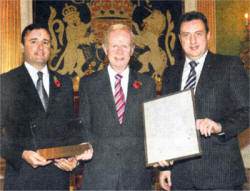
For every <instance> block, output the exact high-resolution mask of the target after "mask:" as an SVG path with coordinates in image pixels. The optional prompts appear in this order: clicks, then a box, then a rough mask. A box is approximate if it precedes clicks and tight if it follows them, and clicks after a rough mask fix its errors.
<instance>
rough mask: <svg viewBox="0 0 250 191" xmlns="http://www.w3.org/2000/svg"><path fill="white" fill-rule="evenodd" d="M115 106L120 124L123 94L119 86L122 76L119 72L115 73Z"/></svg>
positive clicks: (123, 103) (123, 101)
mask: <svg viewBox="0 0 250 191" xmlns="http://www.w3.org/2000/svg"><path fill="white" fill-rule="evenodd" d="M115 79H116V82H115V107H116V111H117V115H118V119H119V122H120V124H122V119H123V115H124V112H125V104H126V102H125V96H124V93H123V90H122V86H121V79H122V76H121V75H120V74H116V75H115Z"/></svg>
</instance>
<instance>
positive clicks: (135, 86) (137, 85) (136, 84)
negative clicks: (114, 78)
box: [133, 80, 142, 89]
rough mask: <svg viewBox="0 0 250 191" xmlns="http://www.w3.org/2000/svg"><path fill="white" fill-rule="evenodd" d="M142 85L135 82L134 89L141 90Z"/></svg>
mask: <svg viewBox="0 0 250 191" xmlns="http://www.w3.org/2000/svg"><path fill="white" fill-rule="evenodd" d="M141 85H142V82H139V81H137V80H135V82H134V84H133V86H134V88H136V89H139V88H140V87H141Z"/></svg>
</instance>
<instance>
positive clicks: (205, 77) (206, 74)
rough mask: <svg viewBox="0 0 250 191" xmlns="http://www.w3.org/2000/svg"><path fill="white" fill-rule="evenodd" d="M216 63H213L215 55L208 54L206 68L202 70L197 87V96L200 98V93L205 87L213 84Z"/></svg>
mask: <svg viewBox="0 0 250 191" xmlns="http://www.w3.org/2000/svg"><path fill="white" fill-rule="evenodd" d="M214 64H215V61H213V55H212V53H211V52H208V54H207V56H206V59H205V62H204V66H203V68H202V71H201V74H200V79H199V81H198V84H197V87H196V93H195V95H196V96H199V94H200V91H201V89H202V88H203V87H207V86H209V83H210V82H213V79H212V78H213V76H212V75H213V68H214Z"/></svg>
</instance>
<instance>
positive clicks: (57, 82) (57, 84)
mask: <svg viewBox="0 0 250 191" xmlns="http://www.w3.org/2000/svg"><path fill="white" fill-rule="evenodd" d="M54 83H55V85H56V87H58V88H59V87H61V84H60V82H59V80H58V79H57V77H56V76H54Z"/></svg>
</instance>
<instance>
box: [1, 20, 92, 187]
mask: <svg viewBox="0 0 250 191" xmlns="http://www.w3.org/2000/svg"><path fill="white" fill-rule="evenodd" d="M50 48H51V47H50V35H49V32H48V31H47V29H46V28H44V27H42V26H40V25H37V24H31V25H29V26H27V27H26V28H25V29H24V31H23V33H22V50H23V56H24V64H23V65H21V66H20V67H18V68H16V69H13V70H11V71H10V72H8V73H5V74H2V75H1V115H0V116H1V118H0V121H1V131H2V132H1V157H3V158H5V159H6V174H5V180H4V184H5V185H4V189H5V190H52V189H57V190H68V189H69V171H71V170H72V169H73V168H74V167H75V166H76V164H77V160H80V159H89V158H91V152H92V151H87V152H85V153H83V155H79V156H77V158H76V157H71V158H62V159H56V160H55V161H54V164H53V161H52V160H46V159H45V158H44V157H42V156H41V155H39V154H38V153H37V152H36V150H37V149H41V148H49V147H56V146H65V145H70V144H79V143H81V142H83V140H82V138H81V137H80V135H79V134H80V129H82V126H81V124H80V122H78V121H77V120H76V117H75V114H74V102H73V101H74V100H73V88H72V82H71V80H70V79H68V78H67V77H64V76H61V75H59V74H56V73H54V72H52V71H50V70H49V69H48V67H47V61H48V59H49V55H50ZM38 73H39V74H38ZM39 75H41V76H42V77H41V78H40V76H39ZM3 131H5V133H3Z"/></svg>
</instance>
